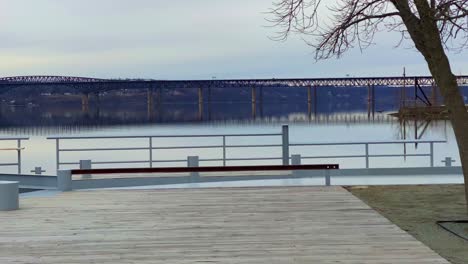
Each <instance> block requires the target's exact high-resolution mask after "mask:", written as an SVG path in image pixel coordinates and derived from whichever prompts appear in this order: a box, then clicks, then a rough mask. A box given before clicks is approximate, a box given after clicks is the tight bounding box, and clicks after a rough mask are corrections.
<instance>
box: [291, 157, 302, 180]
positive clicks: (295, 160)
mask: <svg viewBox="0 0 468 264" xmlns="http://www.w3.org/2000/svg"><path fill="white" fill-rule="evenodd" d="M291 165H301V155H299V154H294V155H291ZM292 174H293V175H294V176H297V175H299V171H298V170H293V171H292Z"/></svg>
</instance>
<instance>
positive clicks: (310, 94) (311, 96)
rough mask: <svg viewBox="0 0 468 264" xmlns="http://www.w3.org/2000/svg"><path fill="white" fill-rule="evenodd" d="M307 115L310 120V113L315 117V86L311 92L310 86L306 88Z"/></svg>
mask: <svg viewBox="0 0 468 264" xmlns="http://www.w3.org/2000/svg"><path fill="white" fill-rule="evenodd" d="M312 106H313V107H312ZM307 113H308V116H309V119H310V120H311V119H312V113H313V114H314V116H315V117H316V116H317V86H314V87H313V91H312V86H308V87H307Z"/></svg>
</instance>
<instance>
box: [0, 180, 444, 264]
mask: <svg viewBox="0 0 468 264" xmlns="http://www.w3.org/2000/svg"><path fill="white" fill-rule="evenodd" d="M21 207H22V209H21V210H19V211H14V212H0V222H1V223H2V227H1V228H0V263H249V264H252V263H448V262H447V261H445V260H444V259H442V258H441V257H440V256H438V255H437V254H436V253H434V252H433V251H431V250H430V249H429V248H427V247H426V246H424V245H423V244H421V243H420V242H418V241H417V240H415V239H414V238H413V237H411V236H410V235H408V234H407V233H405V232H403V231H402V230H400V229H399V228H398V227H396V226H395V225H393V224H391V223H390V222H389V221H388V220H387V219H385V218H384V217H382V216H380V215H379V214H377V213H376V212H375V211H374V210H372V209H370V208H369V207H368V206H367V205H365V204H364V203H363V202H361V201H360V200H358V199H357V198H355V197H354V196H353V195H351V194H350V193H348V192H347V191H345V190H344V189H342V188H340V187H330V188H323V187H281V188H237V189H228V188H224V189H191V190H187V189H185V190H145V191H142V190H118V191H117V190H113V191H87V192H71V193H63V194H60V195H58V196H54V197H42V198H27V199H22V201H21Z"/></svg>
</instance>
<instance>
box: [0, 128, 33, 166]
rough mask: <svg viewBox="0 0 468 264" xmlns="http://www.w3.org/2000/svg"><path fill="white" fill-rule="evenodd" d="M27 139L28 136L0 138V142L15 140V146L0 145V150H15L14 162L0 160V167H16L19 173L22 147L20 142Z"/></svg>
mask: <svg viewBox="0 0 468 264" xmlns="http://www.w3.org/2000/svg"><path fill="white" fill-rule="evenodd" d="M26 140H29V138H28V137H2V138H0V141H1V142H5V141H12V142H16V147H5V148H2V147H0V151H2V152H3V151H11V152H16V162H0V167H17V168H18V174H21V169H22V168H21V167H22V153H21V152H22V151H23V150H24V147H22V142H23V141H26Z"/></svg>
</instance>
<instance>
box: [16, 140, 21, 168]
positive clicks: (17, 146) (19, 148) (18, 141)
mask: <svg viewBox="0 0 468 264" xmlns="http://www.w3.org/2000/svg"><path fill="white" fill-rule="evenodd" d="M16 148H17V150H18V174H21V139H18V140H17V142H16Z"/></svg>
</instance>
